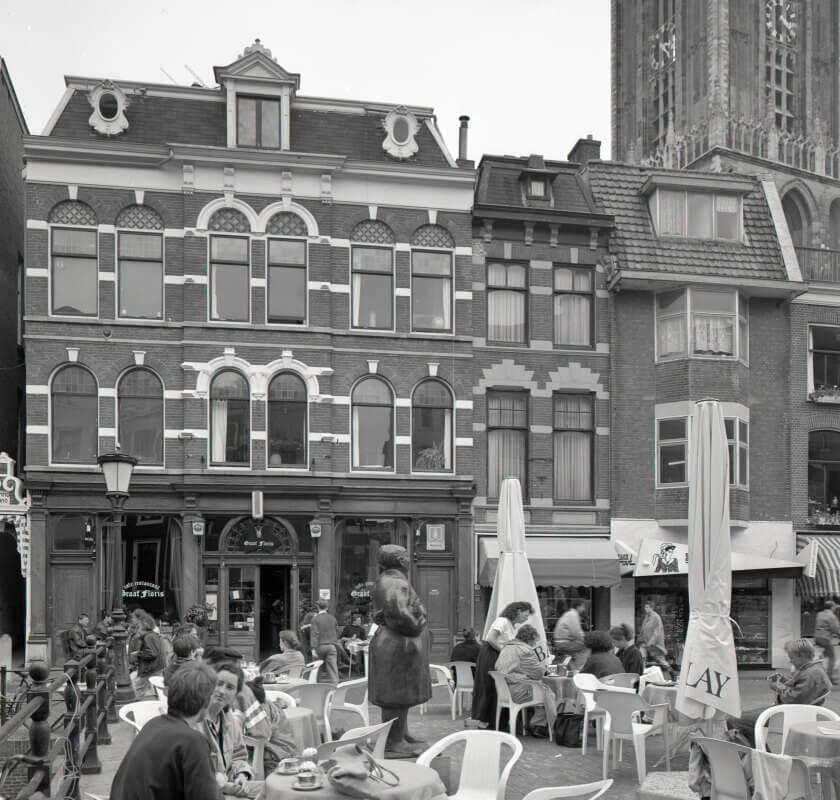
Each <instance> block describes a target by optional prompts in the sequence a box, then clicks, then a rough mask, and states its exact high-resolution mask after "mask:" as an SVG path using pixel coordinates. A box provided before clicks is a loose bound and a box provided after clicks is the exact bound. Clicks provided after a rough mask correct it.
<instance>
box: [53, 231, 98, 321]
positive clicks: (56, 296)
mask: <svg viewBox="0 0 840 800" xmlns="http://www.w3.org/2000/svg"><path fill="white" fill-rule="evenodd" d="M50 243H51V245H50V246H51V248H52V253H51V256H52V258H51V262H52V269H51V275H50V278H51V287H52V313H53V314H67V315H71V316H78V317H95V316H96V315H97V313H98V308H99V263H98V260H97V247H96V230H95V229H93V230H86V229H84V228H53V229H52V236H51V239H50Z"/></svg>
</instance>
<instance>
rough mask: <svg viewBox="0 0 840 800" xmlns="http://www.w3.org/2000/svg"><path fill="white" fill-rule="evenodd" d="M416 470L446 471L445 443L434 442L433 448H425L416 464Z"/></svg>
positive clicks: (418, 456) (419, 454)
mask: <svg viewBox="0 0 840 800" xmlns="http://www.w3.org/2000/svg"><path fill="white" fill-rule="evenodd" d="M414 468H415V469H427V470H436V469H446V454H445V453H444V452H443V443H442V442H441V443H438V442H432V445H431V447H424V448H423V449H422V450H421V451H420V452H419V453H418V454H417V458H416V460H415V462H414Z"/></svg>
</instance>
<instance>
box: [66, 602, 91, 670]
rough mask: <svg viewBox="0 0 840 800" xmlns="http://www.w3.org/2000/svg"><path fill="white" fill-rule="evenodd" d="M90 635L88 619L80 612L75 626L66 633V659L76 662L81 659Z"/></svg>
mask: <svg viewBox="0 0 840 800" xmlns="http://www.w3.org/2000/svg"><path fill="white" fill-rule="evenodd" d="M89 633H90V617H89V616H88V615H87V614H85V613H84V612H82V613H81V614H79V617H78V619H77V620H76V622H75V624H74V625H73V626H72V627H71V628H70V630H68V631H67V657H68V658H75V659H76V660H77V661H78V660H79V659H80V658H83V657H84V655H85V650H86V649H87V637H88V634H89Z"/></svg>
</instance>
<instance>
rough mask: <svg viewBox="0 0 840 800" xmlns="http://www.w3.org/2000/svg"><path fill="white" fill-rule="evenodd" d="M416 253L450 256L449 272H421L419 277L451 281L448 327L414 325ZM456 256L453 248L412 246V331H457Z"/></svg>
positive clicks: (432, 332)
mask: <svg viewBox="0 0 840 800" xmlns="http://www.w3.org/2000/svg"><path fill="white" fill-rule="evenodd" d="M415 253H440V254H443V255H447V256H449V274H448V275H446V276H444V275H433V274H429V273H420V274H418V275H417V277H419V278H439V279H440V280H442V281H446V280H448V281H449V327H448V328H417V327H415V326H414V311H415V307H414V278H415V273H414V254H415ZM454 264H455V258H454V253H453V252H452V250H449V249H441V248H435V247H412V248H411V331H412V333H422V334H423V335H424V336H425V335H427V334H432V335H434V334H451V333H454V332H455V270H454Z"/></svg>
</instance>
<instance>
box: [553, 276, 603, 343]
mask: <svg viewBox="0 0 840 800" xmlns="http://www.w3.org/2000/svg"><path fill="white" fill-rule="evenodd" d="M593 277H594V273H593V271H592V270H591V269H580V268H576V267H555V269H554V344H556V345H562V346H565V347H592V332H593V315H592V310H593V307H594V299H593V298H594V293H593V289H594V281H593Z"/></svg>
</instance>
